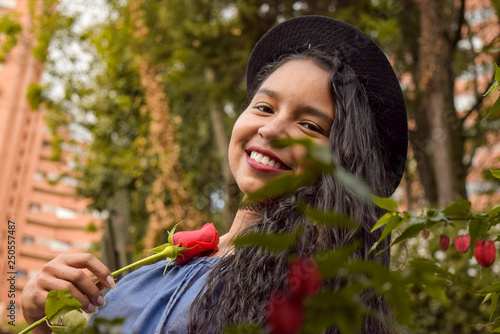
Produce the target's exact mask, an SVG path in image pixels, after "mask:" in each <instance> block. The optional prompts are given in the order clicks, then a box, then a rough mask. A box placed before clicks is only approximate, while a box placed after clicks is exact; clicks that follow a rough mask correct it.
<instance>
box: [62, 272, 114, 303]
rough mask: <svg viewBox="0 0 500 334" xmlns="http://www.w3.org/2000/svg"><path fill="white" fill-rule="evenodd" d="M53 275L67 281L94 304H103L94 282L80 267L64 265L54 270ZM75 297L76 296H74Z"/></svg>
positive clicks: (102, 298)
mask: <svg viewBox="0 0 500 334" xmlns="http://www.w3.org/2000/svg"><path fill="white" fill-rule="evenodd" d="M54 276H55V277H57V278H58V279H60V280H62V281H66V282H69V283H70V284H71V285H72V286H74V287H76V289H78V290H79V292H81V293H82V294H84V295H85V296H87V298H88V299H90V301H91V303H92V304H94V305H95V306H104V304H105V303H104V297H103V296H102V294H101V291H100V290H99V288H98V287H97V286H96V285H95V283H94V282H93V281H92V280H91V279H90V278H89V277H88V276H87V275H86V274H85V273H84V272H83V271H82V270H80V269H75V268H71V267H65V268H64V270H62V271H60V272H56V273H55V274H54ZM75 298H76V297H75Z"/></svg>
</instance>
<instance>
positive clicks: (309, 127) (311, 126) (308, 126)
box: [302, 123, 323, 134]
mask: <svg viewBox="0 0 500 334" xmlns="http://www.w3.org/2000/svg"><path fill="white" fill-rule="evenodd" d="M302 126H303V127H305V128H306V129H307V130H310V131H314V132H318V133H321V134H323V131H322V130H321V128H320V127H319V126H317V125H316V124H313V123H303V124H302Z"/></svg>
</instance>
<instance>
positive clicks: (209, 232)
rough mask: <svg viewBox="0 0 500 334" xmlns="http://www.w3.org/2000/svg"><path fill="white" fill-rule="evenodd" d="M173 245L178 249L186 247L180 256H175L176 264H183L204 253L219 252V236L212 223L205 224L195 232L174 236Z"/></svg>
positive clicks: (180, 233)
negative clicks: (177, 246) (178, 246)
mask: <svg viewBox="0 0 500 334" xmlns="http://www.w3.org/2000/svg"><path fill="white" fill-rule="evenodd" d="M173 241H174V244H175V245H178V244H179V242H180V247H186V248H189V249H186V250H184V251H182V253H181V254H182V255H179V256H177V258H176V259H175V262H177V263H178V264H185V263H186V262H188V261H189V260H191V259H192V258H194V257H195V256H197V255H203V254H204V253H211V252H213V251H217V250H219V248H218V247H217V245H218V244H219V235H218V234H217V230H216V229H215V227H214V225H213V224H212V223H207V224H205V225H203V226H202V228H201V229H199V230H196V231H182V232H177V233H175V234H174V239H173Z"/></svg>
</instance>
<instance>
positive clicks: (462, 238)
mask: <svg viewBox="0 0 500 334" xmlns="http://www.w3.org/2000/svg"><path fill="white" fill-rule="evenodd" d="M469 244H470V235H468V234H467V235H459V236H457V237H456V238H455V248H456V249H457V251H459V252H460V253H465V252H467V251H468V250H469Z"/></svg>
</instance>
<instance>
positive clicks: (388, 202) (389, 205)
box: [372, 195, 398, 211]
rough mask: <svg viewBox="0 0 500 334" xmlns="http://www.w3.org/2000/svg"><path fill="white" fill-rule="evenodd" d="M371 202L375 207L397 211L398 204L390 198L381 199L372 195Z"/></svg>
mask: <svg viewBox="0 0 500 334" xmlns="http://www.w3.org/2000/svg"><path fill="white" fill-rule="evenodd" d="M372 201H373V203H375V205H377V206H378V207H381V208H382V209H385V210H387V211H396V210H397V209H398V202H396V201H395V200H393V199H392V198H390V197H387V198H382V197H378V196H375V195H372Z"/></svg>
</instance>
